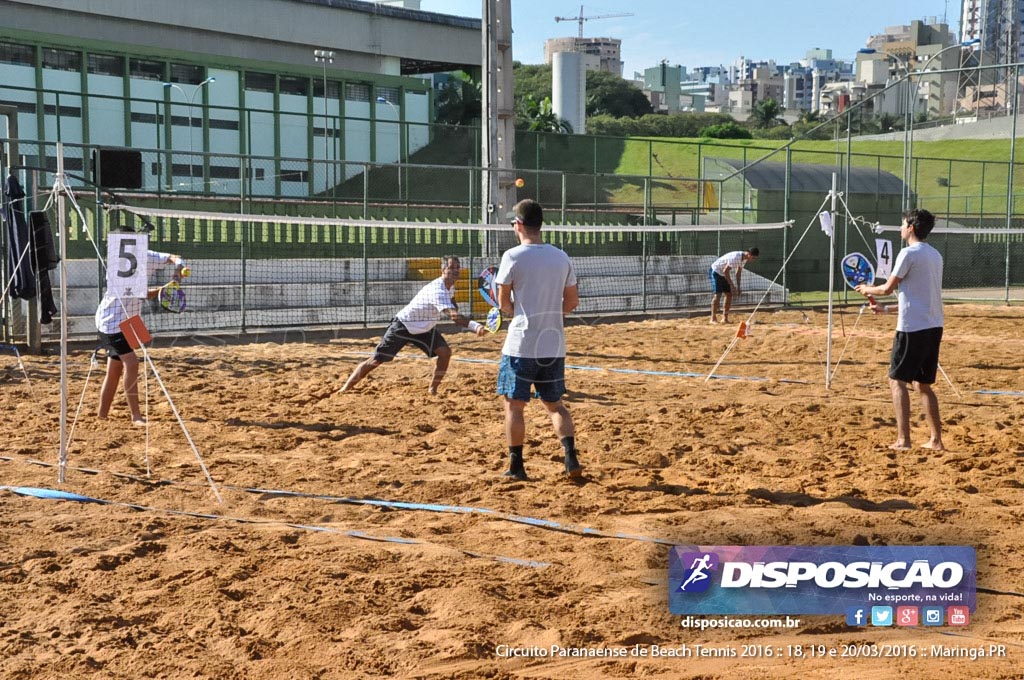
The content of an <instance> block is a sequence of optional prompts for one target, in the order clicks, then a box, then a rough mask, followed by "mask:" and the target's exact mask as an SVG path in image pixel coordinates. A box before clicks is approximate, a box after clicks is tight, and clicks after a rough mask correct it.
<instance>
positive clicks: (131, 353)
mask: <svg viewBox="0 0 1024 680" xmlns="http://www.w3.org/2000/svg"><path fill="white" fill-rule="evenodd" d="M183 263H184V260H182V259H181V256H180V255H172V254H170V253H161V252H158V251H156V250H148V251H146V264H147V265H149V266H160V265H164V264H173V265H175V266H176V267H181V266H182V265H183ZM159 292H160V289H159V288H149V289H148V290H147V297H148V298H150V299H152V298H155V297H156V296H157V294H158V293H159ZM142 303H143V300H142V298H137V297H125V298H121V297H118V296H117V295H115V294H114V292H113V291H111V290H109V289H108V290H107V291H106V293H105V294H104V295H103V299H102V300H100V304H99V306H98V307H97V308H96V315H95V317H94V318H95V321H96V330H97V332H98V333H99V336H100V344H101V345H102V347H103V348H104V349H106V350H107V373H106V375H105V376H104V378H103V386H102V387H100V404H99V408H98V409H97V412H96V413H97V416H98V417H99V418H101V419H106V418H107V416H108V415H109V414H110V406H111V405H112V404H113V403H114V395H116V394H117V385H118V383H119V382H123V383H124V394H125V398H126V399H127V400H128V410H129V411H130V412H131V418H132V424H134V425H145V424H146V419H145V418H143V417H142V410H141V408H140V407H139V358H138V357H137V356H136V355H135V350H134V349H132V347H131V345H129V344H128V339H127V338H126V337H125V336H124V333H123V332H121V322H122V321H124V320H125V319H128V318H129V317H132V316H136V315H138V314H140V313H141V312H142ZM122 376H123V381H122Z"/></svg>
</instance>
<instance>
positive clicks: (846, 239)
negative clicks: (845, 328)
mask: <svg viewBox="0 0 1024 680" xmlns="http://www.w3.org/2000/svg"><path fill="white" fill-rule="evenodd" d="M852 116H853V112H852V111H851V112H850V113H848V114H847V115H846V178H845V179H844V181H843V197H844V198H846V205H850V156H851V154H852V144H851V138H850V137H851V135H850V126H851V124H852V122H853V121H852ZM833 228H835V227H834V226H833ZM849 247H850V212H849V211H848V210H844V211H843V252H844V253H848V252H849ZM849 300H850V289H849V288H848V287H844V288H843V302H849Z"/></svg>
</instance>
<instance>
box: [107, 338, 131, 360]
mask: <svg viewBox="0 0 1024 680" xmlns="http://www.w3.org/2000/svg"><path fill="white" fill-rule="evenodd" d="M100 346H102V347H103V348H104V349H105V350H107V358H108V359H113V360H114V361H120V360H121V355H122V354H134V353H135V350H133V349H132V346H131V345H129V344H128V338H126V337H124V333H100Z"/></svg>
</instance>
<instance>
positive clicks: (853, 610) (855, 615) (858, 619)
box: [846, 607, 868, 626]
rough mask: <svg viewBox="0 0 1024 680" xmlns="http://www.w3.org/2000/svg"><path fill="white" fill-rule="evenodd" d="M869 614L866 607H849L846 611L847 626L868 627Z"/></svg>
mask: <svg viewBox="0 0 1024 680" xmlns="http://www.w3.org/2000/svg"><path fill="white" fill-rule="evenodd" d="M866 619H867V613H866V610H865V608H864V607H849V608H847V610H846V625H847V626H866V625H868V624H867V620H866Z"/></svg>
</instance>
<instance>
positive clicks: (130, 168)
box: [93, 149, 142, 189]
mask: <svg viewBox="0 0 1024 680" xmlns="http://www.w3.org/2000/svg"><path fill="white" fill-rule="evenodd" d="M96 160H97V159H96V154H95V153H94V154H93V168H98V171H94V174H95V175H96V177H95V182H96V184H98V185H100V186H101V187H103V188H104V189H141V188H142V152H141V151H132V150H131V149H99V163H98V164H97V163H96Z"/></svg>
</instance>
